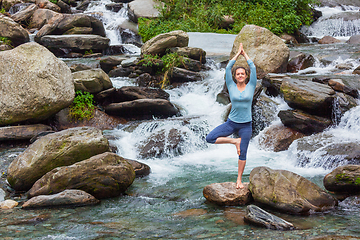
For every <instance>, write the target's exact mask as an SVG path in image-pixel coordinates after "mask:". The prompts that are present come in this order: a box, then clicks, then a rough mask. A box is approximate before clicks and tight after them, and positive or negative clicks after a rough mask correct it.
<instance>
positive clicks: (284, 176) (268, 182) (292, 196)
mask: <svg viewBox="0 0 360 240" xmlns="http://www.w3.org/2000/svg"><path fill="white" fill-rule="evenodd" d="M249 179H250V184H249V189H250V191H251V193H252V196H253V198H254V200H255V202H259V203H262V204H264V205H266V206H269V207H273V208H276V209H278V210H280V211H284V212H289V213H294V214H309V213H312V212H313V211H326V210H329V209H332V208H334V206H335V205H336V204H337V200H335V199H334V198H333V197H332V196H331V195H330V194H328V193H326V192H325V191H324V190H322V189H321V188H320V187H319V186H317V185H316V184H314V183H313V182H311V181H309V180H307V179H306V178H304V177H302V176H300V175H297V174H295V173H292V172H289V171H286V170H273V169H270V168H268V167H256V168H254V169H253V170H252V171H251V173H250V178H249Z"/></svg>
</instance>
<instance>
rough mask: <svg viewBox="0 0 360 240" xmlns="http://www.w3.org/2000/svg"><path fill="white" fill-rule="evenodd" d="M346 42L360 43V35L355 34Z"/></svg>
mask: <svg viewBox="0 0 360 240" xmlns="http://www.w3.org/2000/svg"><path fill="white" fill-rule="evenodd" d="M346 43H350V44H360V35H353V36H351V37H350V38H349V40H347V41H346Z"/></svg>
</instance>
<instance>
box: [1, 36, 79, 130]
mask: <svg viewBox="0 0 360 240" xmlns="http://www.w3.org/2000/svg"><path fill="white" fill-rule="evenodd" d="M0 62H1V63H2V66H1V68H0V95H1V102H0V126H1V125H7V124H13V123H18V122H22V121H26V120H30V121H32V122H38V121H40V120H44V119H47V118H48V117H50V116H52V115H53V114H55V113H56V112H58V111H60V110H61V109H63V108H65V107H67V106H69V105H70V104H71V103H72V102H73V99H74V97H75V91H74V83H73V77H72V75H71V71H70V69H69V67H68V66H67V65H66V64H65V63H64V62H63V61H61V60H60V59H58V58H56V57H55V56H54V54H52V53H51V52H50V51H49V50H47V49H46V48H45V47H43V46H41V45H39V44H37V43H34V42H31V43H26V44H22V45H20V46H18V47H17V48H15V49H13V50H9V51H4V52H0Z"/></svg>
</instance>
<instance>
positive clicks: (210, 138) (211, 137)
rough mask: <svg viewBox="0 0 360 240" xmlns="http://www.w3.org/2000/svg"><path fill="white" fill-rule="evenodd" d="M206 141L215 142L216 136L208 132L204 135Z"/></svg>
mask: <svg viewBox="0 0 360 240" xmlns="http://www.w3.org/2000/svg"><path fill="white" fill-rule="evenodd" d="M206 141H207V142H208V143H215V142H216V138H214V136H213V135H212V134H208V135H207V136H206Z"/></svg>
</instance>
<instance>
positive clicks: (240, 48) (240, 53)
mask: <svg viewBox="0 0 360 240" xmlns="http://www.w3.org/2000/svg"><path fill="white" fill-rule="evenodd" d="M240 55H243V56H244V58H245V60H246V61H247V60H249V59H250V58H249V56H248V55H247V54H246V52H245V51H244V48H243V44H242V43H240V45H239V50H238V52H237V53H236V54H235V56H234V57H233V58H232V59H231V60H236V59H238V57H239V56H240Z"/></svg>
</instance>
